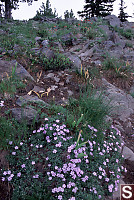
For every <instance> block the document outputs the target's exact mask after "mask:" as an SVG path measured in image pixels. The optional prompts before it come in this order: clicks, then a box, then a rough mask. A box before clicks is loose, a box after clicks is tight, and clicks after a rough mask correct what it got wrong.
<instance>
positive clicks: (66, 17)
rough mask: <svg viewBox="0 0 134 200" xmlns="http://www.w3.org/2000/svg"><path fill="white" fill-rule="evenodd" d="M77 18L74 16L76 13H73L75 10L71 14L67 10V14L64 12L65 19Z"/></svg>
mask: <svg viewBox="0 0 134 200" xmlns="http://www.w3.org/2000/svg"><path fill="white" fill-rule="evenodd" d="M74 17H75V16H74V13H73V10H72V9H71V11H70V12H69V11H68V10H66V11H65V12H64V18H65V19H68V18H74Z"/></svg>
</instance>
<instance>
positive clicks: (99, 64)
mask: <svg viewBox="0 0 134 200" xmlns="http://www.w3.org/2000/svg"><path fill="white" fill-rule="evenodd" d="M91 63H93V64H94V65H96V66H101V64H102V62H101V61H100V60H94V61H91Z"/></svg>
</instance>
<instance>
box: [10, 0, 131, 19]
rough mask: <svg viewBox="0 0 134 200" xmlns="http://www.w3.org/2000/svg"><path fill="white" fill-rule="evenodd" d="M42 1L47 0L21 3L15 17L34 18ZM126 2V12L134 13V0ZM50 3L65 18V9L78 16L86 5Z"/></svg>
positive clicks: (71, 0)
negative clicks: (29, 3) (29, 4)
mask: <svg viewBox="0 0 134 200" xmlns="http://www.w3.org/2000/svg"><path fill="white" fill-rule="evenodd" d="M42 2H44V3H45V4H46V0H38V1H34V0H33V3H32V5H31V6H28V4H27V3H22V2H21V3H19V9H17V10H13V11H12V16H13V19H19V20H28V19H30V18H33V17H34V16H35V15H36V11H37V10H39V8H40V6H41V5H42ZM124 2H125V6H127V8H126V9H125V12H127V13H128V14H129V15H132V13H134V5H133V4H132V2H134V0H124ZM50 3H51V8H52V10H53V11H54V8H56V11H57V13H58V16H59V17H60V16H62V18H64V12H65V10H68V11H70V10H71V9H72V10H73V12H74V15H75V17H76V18H78V15H77V11H82V10H83V6H84V5H85V1H84V0H50ZM119 3H120V0H116V1H115V2H114V6H113V8H114V10H113V12H112V14H115V15H116V16H118V14H119V7H120V6H119ZM128 20H129V21H133V22H134V18H130V19H128Z"/></svg>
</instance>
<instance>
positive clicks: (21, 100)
mask: <svg viewBox="0 0 134 200" xmlns="http://www.w3.org/2000/svg"><path fill="white" fill-rule="evenodd" d="M28 102H33V103H41V104H43V105H44V106H49V104H47V103H46V102H44V101H43V100H41V99H39V98H38V97H37V96H33V95H31V96H29V95H24V96H20V97H19V98H18V99H17V101H16V104H17V105H19V106H23V104H27V103H28Z"/></svg>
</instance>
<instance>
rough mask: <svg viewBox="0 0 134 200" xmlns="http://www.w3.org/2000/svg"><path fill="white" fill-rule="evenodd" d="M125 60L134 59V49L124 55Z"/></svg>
mask: <svg viewBox="0 0 134 200" xmlns="http://www.w3.org/2000/svg"><path fill="white" fill-rule="evenodd" d="M123 59H124V60H126V61H127V60H128V61H134V51H130V52H128V53H127V54H124V55H123Z"/></svg>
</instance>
